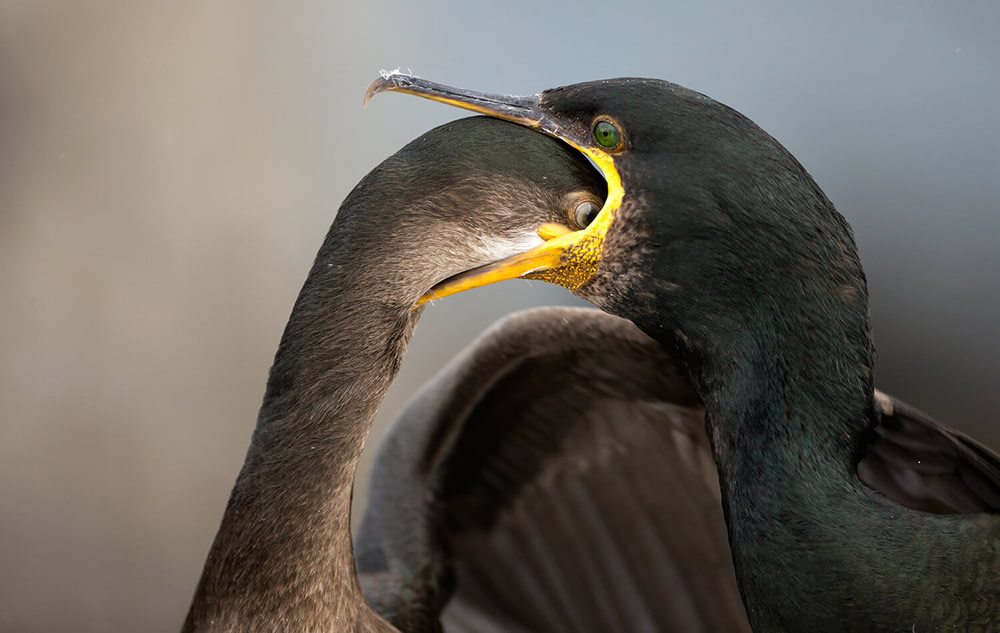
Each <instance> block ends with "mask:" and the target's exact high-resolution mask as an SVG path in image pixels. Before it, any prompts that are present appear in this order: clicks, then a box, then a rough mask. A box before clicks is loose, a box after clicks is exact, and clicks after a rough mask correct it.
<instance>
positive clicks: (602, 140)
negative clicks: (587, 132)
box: [594, 120, 622, 149]
mask: <svg viewBox="0 0 1000 633" xmlns="http://www.w3.org/2000/svg"><path fill="white" fill-rule="evenodd" d="M594 139H595V140H596V141H597V144H598V145H600V146H601V147H604V148H606V149H614V148H616V147H618V144H619V143H621V142H622V133H621V132H619V131H618V128H617V127H616V126H615V124H614V123H612V122H611V121H604V120H601V121H598V122H597V123H596V124H595V125H594Z"/></svg>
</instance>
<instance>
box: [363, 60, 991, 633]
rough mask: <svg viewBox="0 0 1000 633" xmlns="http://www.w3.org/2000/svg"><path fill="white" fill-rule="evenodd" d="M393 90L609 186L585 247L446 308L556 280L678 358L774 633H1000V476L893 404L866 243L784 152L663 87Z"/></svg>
mask: <svg viewBox="0 0 1000 633" xmlns="http://www.w3.org/2000/svg"><path fill="white" fill-rule="evenodd" d="M382 90H399V91H403V92H410V93H414V94H418V95H420V96H424V97H428V98H431V99H434V100H438V101H443V102H446V103H450V104H453V105H459V106H461V107H466V108H469V109H472V110H474V111H477V112H479V113H483V114H489V115H493V116H497V117H500V118H504V119H507V120H511V121H514V122H518V123H521V124H523V125H526V126H529V127H531V128H535V129H538V130H540V131H542V132H544V133H546V134H549V135H552V136H555V137H557V138H559V139H562V140H563V141H566V142H567V143H569V144H570V145H572V146H573V147H575V148H577V149H579V150H580V151H581V152H583V153H585V154H586V155H587V156H588V157H589V158H590V159H591V160H592V161H593V162H594V163H595V164H596V165H597V166H598V168H599V169H600V170H601V171H602V172H603V174H604V176H605V178H606V179H607V181H608V187H609V191H608V197H607V202H606V204H605V206H604V207H603V208H602V209H601V211H600V213H599V214H597V216H596V218H594V220H593V221H592V222H591V223H590V224H589V225H588V226H587V227H586V228H585V229H582V230H579V231H575V232H572V233H568V234H565V235H560V236H558V237H553V238H552V239H549V240H548V241H547V242H546V243H545V244H543V245H541V246H538V247H535V248H533V249H530V250H527V251H525V252H523V253H520V254H518V255H515V256H512V257H509V258H505V259H503V260H499V261H497V262H494V263H492V264H490V265H487V266H483V267H480V268H477V269H472V270H470V271H467V272H466V273H463V274H461V275H457V276H455V277H454V278H452V279H450V280H448V281H446V282H444V283H442V284H439V285H438V286H437V287H436V288H435V289H434V290H433V291H432V292H431V293H429V294H428V298H432V297H435V296H444V295H446V294H450V293H452V292H457V291H459V290H462V289H465V288H470V287H474V286H478V285H482V284H484V283H489V282H492V281H497V280H500V279H507V278H512V277H529V278H536V279H546V280H549V281H553V282H556V283H560V284H562V285H564V286H566V287H568V288H570V289H571V290H573V291H574V292H575V293H576V294H578V295H580V296H582V297H585V298H587V299H589V300H591V301H592V302H594V303H595V304H596V305H598V306H599V307H601V308H603V309H604V310H606V311H608V312H611V313H614V314H617V315H620V316H623V317H626V318H628V319H630V320H631V321H632V322H634V323H635V324H636V325H638V326H639V328H640V329H641V330H643V331H644V332H645V333H646V334H648V335H650V336H651V337H653V338H654V339H656V340H657V341H659V342H660V343H662V344H663V345H664V346H665V347H666V348H668V349H669V350H671V352H672V353H673V354H675V355H676V357H677V358H678V359H679V360H680V361H681V362H682V363H683V364H684V366H685V367H686V368H687V370H688V373H689V375H690V378H691V380H692V382H693V384H694V386H695V389H696V390H697V392H698V394H699V395H700V396H701V398H702V400H703V401H704V404H705V410H706V413H705V418H706V422H707V426H708V429H709V436H710V439H711V444H712V449H713V453H714V456H715V461H716V464H717V467H718V472H719V479H720V482H721V487H722V505H723V508H724V511H725V515H726V522H727V525H728V530H729V540H730V544H731V547H732V553H733V560H734V563H735V568H736V574H737V578H738V580H739V583H740V591H741V593H742V596H743V599H744V602H745V604H746V606H747V611H748V614H749V617H750V621H751V623H752V625H753V627H754V630H755V631H758V632H760V633H763V632H785V633H787V632H793V631H795V632H798V631H802V632H808V633H814V632H815V631H834V630H840V631H873V632H874V631H879V632H881V631H901V632H902V631H910V632H912V631H917V632H919V631H935V632H936V631H950V630H954V631H995V630H998V629H1000V517H998V515H997V512H998V511H1000V460H998V458H997V456H996V455H994V454H993V453H991V452H990V451H989V450H987V449H986V448H984V447H983V446H981V445H979V444H978V443H976V442H974V441H973V440H971V439H969V438H966V437H964V436H962V435H960V434H958V433H955V432H953V431H950V430H948V429H945V428H943V427H941V426H939V425H938V424H936V423H935V422H933V421H931V420H930V419H928V418H927V417H925V416H923V415H921V414H919V413H918V412H916V411H914V410H912V409H909V408H908V407H906V406H905V405H903V404H901V403H898V402H895V401H892V400H891V399H885V400H883V401H882V402H880V401H879V399H878V398H873V396H872V394H873V389H872V386H873V370H874V348H873V344H872V340H871V330H870V324H869V313H868V295H867V285H866V282H865V276H864V272H863V270H862V267H861V263H860V259H859V256H858V252H857V248H856V246H855V244H854V238H853V235H852V233H851V230H850V227H849V226H848V224H847V222H846V221H845V220H844V218H843V217H842V216H841V215H840V214H839V213H837V211H836V209H835V208H834V206H833V204H832V203H831V202H830V201H829V200H828V199H827V198H826V196H825V195H824V194H823V192H822V191H821V190H820V189H819V187H818V186H817V185H816V183H815V182H814V181H813V180H812V178H811V177H810V176H809V175H808V173H806V171H805V169H803V167H802V166H801V165H800V164H799V163H798V162H797V161H796V160H795V158H794V157H793V156H791V154H789V152H788V151H787V150H785V149H784V148H783V147H782V146H781V145H780V144H779V143H778V142H777V141H775V140H774V139H773V138H772V137H770V136H769V135H768V134H767V133H765V132H764V131H763V130H761V129H760V128H759V127H757V126H756V125H754V124H753V122H751V121H750V120H749V119H747V118H746V117H744V116H742V115H741V114H739V113H738V112H736V111H735V110H732V109H731V108H728V107H726V106H724V105H722V104H720V103H718V102H716V101H714V100H712V99H710V98H708V97H706V96H704V95H701V94H699V93H696V92H694V91H691V90H688V89H685V88H682V87H680V86H677V85H675V84H670V83H668V82H664V81H660V80H651V79H616V80H609V81H599V82H591V83H584V84H577V85H572V86H567V87H563V88H557V89H554V90H548V91H545V92H543V93H541V94H540V95H534V96H530V97H508V96H500V95H491V94H485V93H478V92H471V91H465V90H458V89H454V88H450V87H447V86H442V85H440V84H435V83H433V82H429V81H425V80H422V79H417V78H413V77H408V76H405V75H394V76H390V77H385V78H383V79H380V80H376V81H375V82H374V83H373V84H372V86H371V87H370V88H369V93H368V95H367V96H368V97H370V96H371V95H372V94H374V93H376V92H379V91H382ZM624 379H625V378H624V377H623V380H624Z"/></svg>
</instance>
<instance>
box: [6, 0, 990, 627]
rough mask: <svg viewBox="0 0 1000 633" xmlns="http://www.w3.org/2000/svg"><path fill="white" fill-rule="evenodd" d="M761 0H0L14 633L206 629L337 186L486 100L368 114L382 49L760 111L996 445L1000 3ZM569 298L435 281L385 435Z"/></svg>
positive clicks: (465, 72) (900, 388) (952, 403)
mask: <svg viewBox="0 0 1000 633" xmlns="http://www.w3.org/2000/svg"><path fill="white" fill-rule="evenodd" d="M742 4H743V3H731V4H727V3H722V4H718V3H697V6H696V3H693V2H692V3H690V4H689V5H680V4H676V3H660V2H656V3H654V2H650V3H648V4H635V3H632V4H630V3H626V2H616V3H604V4H598V3H583V2H577V3H566V4H564V5H563V6H561V7H556V6H547V7H542V6H539V5H538V4H537V3H536V2H519V1H510V2H506V3H490V4H486V3H483V4H481V5H479V6H476V7H472V6H470V3H466V2H459V1H457V0H455V1H453V2H422V3H403V2H379V1H368V2H365V3H361V4H359V5H358V6H346V5H344V4H341V3H334V2H326V3H323V2H286V3H264V2H236V1H228V0H216V1H212V2H205V1H203V0H202V1H197V2H195V1H181V2H170V3H166V2H164V3H158V4H154V3H141V2H139V3H137V2H126V1H124V0H123V1H121V2H112V1H108V0H88V1H86V2H48V1H41V0H0V301H2V305H0V631H4V632H7V631H17V632H54V631H76V632H89V631H95V632H96V631H140V630H141V631H152V632H157V631H175V630H177V629H178V628H179V627H180V623H181V620H182V618H183V615H184V613H185V609H186V607H187V603H188V600H189V599H190V597H191V594H192V592H193V590H194V586H195V583H196V581H197V578H198V575H199V572H200V569H201V565H202V562H203V560H204V556H205V554H206V553H207V550H208V546H209V543H210V541H211V538H212V536H213V535H214V532H215V529H216V528H217V526H218V523H219V519H220V517H221V514H222V510H223V507H224V504H225V500H226V497H227V495H228V492H229V489H230V486H231V485H232V482H233V480H234V478H235V476H236V473H237V471H238V469H239V466H240V464H241V463H242V459H243V455H244V451H245V450H246V445H247V442H248V440H249V436H250V432H251V429H252V427H253V424H254V420H255V416H256V411H257V407H258V406H259V403H260V398H261V395H262V393H263V387H264V380H265V376H266V372H267V369H268V367H269V364H270V361H271V358H272V355H273V353H274V350H275V347H276V345H277V343H278V339H279V336H280V334H281V331H282V327H283V325H284V322H285V319H286V318H287V316H288V313H289V310H290V309H291V305H292V301H293V299H294V298H295V295H296V293H297V292H298V290H299V286H300V284H301V282H302V281H303V279H304V278H305V274H306V272H307V270H308V267H309V265H310V263H311V261H312V258H313V255H314V253H315V251H316V249H317V248H318V247H319V244H320V242H321V239H322V236H323V235H324V233H325V232H326V230H327V228H328V226H329V224H330V222H331V220H332V218H333V216H334V213H335V211H336V209H337V207H338V205H339V203H340V201H341V200H342V199H343V198H344V196H345V195H346V194H347V192H348V191H349V190H350V188H351V187H352V186H353V184H354V183H355V182H357V181H358V180H359V179H360V178H361V177H362V176H363V175H364V174H365V173H366V172H367V171H368V170H370V169H371V168H372V167H373V166H375V165H376V164H377V163H378V162H379V161H381V160H382V159H383V158H385V157H386V156H388V155H390V154H391V153H392V152H394V151H395V150H397V149H398V148H399V147H401V146H402V145H403V144H404V143H406V142H407V141H409V140H410V139H412V138H414V137H416V136H417V135H419V134H420V133H422V132H423V131H425V130H426V129H428V128H430V127H432V126H434V125H437V124H439V123H442V122H444V121H447V120H450V119H453V118H456V117H459V116H464V115H463V114H462V113H460V112H459V111H458V110H454V109H450V108H447V107H445V106H442V105H438V104H433V103H430V102H426V101H422V100H418V99H415V98H413V97H406V96H402V95H392V94H389V95H383V96H380V97H378V98H377V99H375V100H374V101H373V102H372V104H371V105H370V106H369V107H368V109H367V110H363V109H362V107H361V99H362V94H363V92H364V89H365V87H366V86H367V84H368V82H369V81H371V80H372V79H373V78H374V77H375V76H376V75H377V72H378V70H379V69H380V68H395V67H397V66H402V67H403V69H404V70H405V69H406V68H410V69H412V70H413V72H415V73H417V74H420V75H422V76H425V77H428V78H431V79H435V80H439V81H443V82H446V83H451V84H454V85H458V86H463V87H469V88H476V89H482V90H490V91H496V92H507V93H534V92H538V91H540V90H542V89H545V88H549V87H554V86H557V85H562V84H566V83H573V82H577V81H583V80H589V79H598V78H606V77H616V76H623V75H638V76H650V77H660V78H665V79H670V80H673V81H676V82H679V83H682V84H685V85H687V86H689V87H691V88H694V89H697V90H699V91H702V92H705V93H707V94H709V95H711V96H713V97H715V98H717V99H719V100H721V101H724V102H726V103H728V104H730V105H732V106H734V107H736V108H737V109H738V110H741V111H742V112H744V113H745V114H747V115H748V116H750V117H751V118H753V119H754V120H756V121H757V122H758V123H759V124H761V125H762V126H763V127H764V128H765V129H767V130H768V131H770V132H771V133H772V134H773V135H774V136H776V137H777V138H778V139H779V140H781V141H782V142H783V143H785V145H787V147H788V148H789V149H790V150H791V151H792V152H793V153H794V154H795V155H796V156H798V158H799V159H800V160H801V161H802V162H803V163H804V164H805V165H806V167H807V168H808V169H809V170H810V171H811V173H812V174H813V175H814V176H815V178H816V179H817V180H818V181H819V183H820V185H821V186H822V187H823V188H824V189H825V190H826V192H827V194H828V195H829V196H830V197H831V198H832V199H833V200H834V201H835V202H836V203H837V205H838V207H839V208H840V210H841V212H843V213H844V214H845V215H846V216H847V217H848V218H849V219H850V221H851V222H852V223H853V225H854V227H855V231H856V234H857V238H858V241H859V243H860V246H861V249H862V255H863V258H864V261H865V263H866V265H867V270H868V274H869V280H870V284H871V290H872V295H873V304H872V309H873V312H874V322H875V328H876V339H877V342H878V344H879V349H880V361H879V365H878V382H879V384H880V385H881V386H882V388H883V389H886V390H888V391H891V392H893V393H894V394H896V395H898V396H901V397H903V398H904V399H906V400H909V401H911V402H912V403H913V404H915V405H917V406H919V407H921V408H923V409H925V410H927V411H928V412H930V413H932V414H935V415H937V416H939V417H940V418H941V419H942V420H944V421H946V422H948V423H951V424H953V425H955V426H957V427H959V428H961V429H963V430H965V431H967V432H969V433H972V434H974V435H975V436H977V437H978V438H981V439H983V440H985V441H986V442H987V443H989V444H990V445H991V446H993V447H1000V424H997V423H996V416H995V412H994V410H993V408H992V407H993V406H994V405H995V404H996V403H997V397H996V395H995V391H994V389H995V387H996V385H997V382H998V381H997V379H998V377H1000V369H998V363H997V360H996V358H997V355H998V353H1000V330H998V323H1000V289H998V287H997V272H998V270H1000V249H998V239H1000V238H998V236H1000V156H998V148H1000V125H998V120H997V116H998V113H1000V85H998V83H1000V39H998V38H997V37H996V32H997V27H998V25H1000V8H998V7H1000V5H998V4H997V3H996V2H995V1H993V0H986V1H983V2H944V1H940V2H883V3H869V2H837V3H826V4H827V6H828V7H829V8H826V9H817V8H815V7H813V8H804V6H803V5H804V3H799V2H783V3H781V2H765V3H753V4H754V5H755V6H754V8H752V9H751V8H748V7H749V5H750V4H751V3H745V4H746V5H747V7H743V6H741V5H742ZM574 301H575V300H574V299H573V298H572V297H571V296H570V295H568V294H567V293H565V292H564V291H562V290H561V289H559V288H556V287H553V286H548V285H545V284H541V283H527V282H506V283H504V284H500V285H499V286H495V287H489V288H485V289H482V290H479V291H475V292H472V293H468V294H465V295H460V296H456V297H454V298H450V299H448V300H446V301H441V302H438V303H436V304H435V305H433V306H432V307H431V308H430V309H429V310H427V312H426V316H425V317H424V319H423V321H422V322H421V324H420V327H419V328H418V330H417V333H416V336H415V339H414V342H413V344H412V345H411V348H410V351H409V353H408V355H407V357H406V360H405V363H404V366H403V371H402V373H401V375H400V377H399V380H398V381H397V383H396V385H394V387H393V389H392V391H391V392H390V396H389V398H388V399H387V401H386V403H385V406H384V407H383V412H382V414H381V417H380V424H379V425H377V426H376V428H375V429H374V430H373V432H372V434H371V437H370V440H369V446H374V445H375V444H376V443H377V442H378V440H379V438H380V437H381V435H382V433H383V432H384V429H385V423H386V422H387V421H388V420H390V419H391V418H392V416H393V414H394V413H395V412H396V411H398V410H399V408H400V407H401V406H402V404H403V403H404V402H405V400H406V398H407V397H408V396H409V395H410V394H412V393H413V391H414V389H415V388H416V387H417V385H418V384H420V383H421V382H422V381H423V380H425V379H426V378H427V377H428V376H429V375H431V373H432V372H434V371H435V370H436V369H437V368H439V367H440V366H441V365H442V364H443V363H444V362H445V361H446V360H447V359H448V358H450V357H451V356H452V355H454V354H455V353H456V351H457V350H458V349H460V348H461V347H462V346H464V345H465V344H466V343H467V342H468V341H470V340H471V339H472V338H473V337H474V336H475V335H476V334H477V333H478V332H480V331H481V330H482V329H483V328H485V327H486V326H487V325H488V324H489V323H491V322H492V321H494V320H495V319H496V318H498V317H499V316H501V315H502V314H504V313H506V312H509V311H511V310H514V309H517V308H523V307H527V306H530V305H541V304H554V303H568V302H574ZM366 463H367V462H366ZM364 475H365V473H364V472H362V474H361V476H362V477H364Z"/></svg>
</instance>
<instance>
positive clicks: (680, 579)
mask: <svg viewBox="0 0 1000 633" xmlns="http://www.w3.org/2000/svg"><path fill="white" fill-rule="evenodd" d="M370 495H371V496H370V503H369V506H368V511H367V513H366V515H365V519H364V522H363V524H362V528H361V530H360V532H359V535H358V538H357V543H356V552H357V559H358V568H359V572H360V574H361V579H362V586H363V588H364V589H365V593H366V595H367V596H368V597H369V599H370V600H371V602H372V604H373V606H375V607H376V609H378V610H379V611H380V612H381V613H382V614H383V615H384V616H386V617H387V618H388V619H389V620H390V621H392V622H393V623H394V624H395V625H396V626H398V627H399V628H400V629H401V630H405V631H436V630H441V629H440V628H439V626H440V624H439V622H443V623H444V630H446V631H476V632H477V633H490V632H492V631H497V632H499V631H513V632H525V633H527V632H536V631H565V630H573V631H578V632H586V631H600V632H602V633H605V632H607V631H672V630H677V631H688V632H698V631H706V632H707V631H713V632H714V631H733V632H740V631H749V630H750V629H749V626H748V624H747V622H746V614H745V611H744V608H743V604H742V602H741V600H740V597H739V592H738V589H737V585H736V580H735V576H734V572H733V568H732V562H731V558H730V552H729V546H728V541H727V537H726V531H725V524H724V519H723V515H722V509H721V504H720V502H719V487H718V478H717V475H716V469H715V463H714V461H713V460H712V455H711V451H710V448H709V446H708V440H707V438H706V435H705V427H704V415H703V412H702V410H701V404H700V400H699V399H698V397H697V395H696V394H695V393H694V391H693V389H692V387H691V386H690V384H689V382H688V380H687V378H686V372H684V371H683V370H682V369H681V368H679V367H678V366H677V364H676V361H675V360H674V359H672V358H671V357H670V356H669V355H667V354H666V352H665V351H664V350H663V349H662V348H661V347H660V346H659V345H658V344H656V343H655V342H654V341H653V340H652V339H650V338H648V337H647V336H645V335H644V334H642V333H641V332H640V331H639V330H638V329H637V328H635V327H634V326H633V325H632V324H631V323H629V322H628V321H625V320H622V319H619V318H617V317H613V316H610V315H607V314H604V313H602V312H599V311H597V310H589V309H542V310H534V311H530V312H526V313H521V314H518V315H515V316H513V317H509V318H508V319H506V320H505V321H503V322H501V323H500V324H498V325H497V326H494V328H493V329H492V330H491V331H489V332H488V333H486V334H485V335H484V336H483V337H482V338H480V340H479V341H478V342H477V343H475V344H474V345H473V346H472V347H471V348H470V349H468V350H466V351H465V352H464V353H463V355H461V356H460V357H459V358H457V359H456V360H455V361H454V362H453V363H452V364H451V365H450V366H449V367H448V368H447V369H446V370H444V372H443V373H442V374H441V375H439V376H438V377H437V378H436V379H435V380H434V381H433V382H432V383H431V384H430V385H429V386H428V387H426V388H425V389H424V390H423V391H422V392H421V394H420V395H419V396H418V397H417V398H416V400H415V401H414V402H413V403H412V404H411V405H410V407H409V408H408V409H407V411H406V412H405V413H404V414H403V415H402V417H401V418H400V419H399V420H398V421H397V422H396V424H395V426H394V428H393V430H392V431H391V434H390V435H389V437H388V438H387V439H386V441H385V442H384V443H383V445H382V446H381V448H380V451H379V455H378V458H377V462H376V466H375V473H374V475H373V480H372V486H371V493H370Z"/></svg>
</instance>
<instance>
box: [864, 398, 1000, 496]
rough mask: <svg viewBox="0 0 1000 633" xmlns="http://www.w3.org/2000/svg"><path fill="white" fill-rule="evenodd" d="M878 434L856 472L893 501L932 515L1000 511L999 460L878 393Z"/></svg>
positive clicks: (982, 447) (970, 442)
mask: <svg viewBox="0 0 1000 633" xmlns="http://www.w3.org/2000/svg"><path fill="white" fill-rule="evenodd" d="M875 395H876V402H878V404H879V407H880V409H881V410H882V423H881V424H880V425H879V428H878V433H879V438H878V439H877V440H876V441H875V442H874V443H873V444H872V446H871V447H870V448H869V449H868V453H867V454H866V455H865V457H864V459H862V460H861V463H860V464H858V475H859V476H860V477H861V480H862V481H863V482H865V484H867V485H868V486H869V487H870V488H873V489H875V490H877V491H878V492H880V493H882V494H883V495H885V496H886V497H889V498H890V499H892V500H893V501H895V502H896V503H899V504H900V505H903V506H906V507H908V508H912V509H914V510H923V511H925V512H934V513H936V514H969V513H974V512H1000V458H998V457H997V455H996V453H993V452H992V451H990V450H989V449H987V448H986V447H984V446H983V445H981V444H979V443H978V442H976V441H975V440H973V439H971V438H969V437H966V436H965V435H962V434H961V433H958V432H957V431H952V430H950V429H947V428H945V427H943V426H941V425H939V424H938V423H937V422H935V421H934V420H932V419H931V418H929V417H928V416H927V415H925V414H923V413H921V412H920V411H917V410H916V409H914V408H913V407H910V406H909V405H907V404H905V403H903V402H900V401H899V400H896V399H895V398H892V397H891V396H887V395H885V394H883V393H881V392H877V391H876V394H875Z"/></svg>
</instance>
